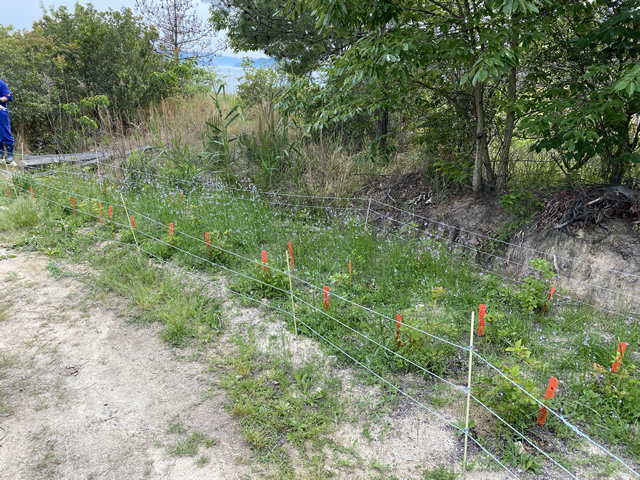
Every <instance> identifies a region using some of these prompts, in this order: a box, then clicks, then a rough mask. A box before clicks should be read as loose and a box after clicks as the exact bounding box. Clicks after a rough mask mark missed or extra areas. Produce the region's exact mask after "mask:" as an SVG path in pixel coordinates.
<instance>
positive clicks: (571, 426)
mask: <svg viewBox="0 0 640 480" xmlns="http://www.w3.org/2000/svg"><path fill="white" fill-rule="evenodd" d="M37 183H39V182H37ZM39 184H40V183H39ZM40 185H42V186H44V187H51V186H49V185H44V184H40ZM18 188H20V190H21V191H24V192H25V193H26V189H23V188H22V187H18ZM51 188H53V189H55V190H58V191H61V192H62V193H70V192H68V191H64V190H61V189H57V188H55V187H51ZM71 193H74V192H71ZM38 196H40V197H42V198H44V199H45V200H47V201H51V202H52V203H54V204H57V205H60V206H61V207H63V208H68V206H67V205H63V204H61V203H59V202H57V201H55V200H52V199H48V198H47V197H43V196H42V195H38ZM78 196H79V197H82V198H88V199H92V198H91V197H86V196H84V195H82V194H78ZM92 200H94V201H98V200H97V199H92ZM109 203H111V202H109ZM115 205H116V206H121V205H119V204H115ZM76 210H78V211H80V212H81V213H83V214H85V215H88V216H90V217H93V218H98V216H96V215H94V214H91V213H88V212H85V211H84V210H81V209H78V208H77V209H76ZM131 211H132V212H134V213H136V214H138V215H139V216H142V217H144V218H147V219H149V220H151V221H152V222H155V223H158V224H160V223H159V222H157V221H155V220H154V219H152V218H151V217H148V216H146V215H144V214H142V213H140V212H135V211H133V210H131ZM113 223H114V224H116V225H118V226H121V227H124V228H128V226H127V225H124V224H121V223H119V222H117V221H114V222H113ZM160 225H162V226H163V227H164V224H160ZM138 231H139V232H140V233H142V234H143V235H145V236H147V237H149V238H151V239H153V240H154V241H158V242H160V243H163V244H165V245H167V246H170V247H172V248H176V249H177V250H180V251H182V252H184V253H187V254H189V255H191V256H193V257H195V258H198V259H200V260H203V261H205V262H208V263H210V264H213V265H216V266H219V267H222V268H224V269H226V270H228V271H230V272H233V273H235V274H237V275H241V276H244V277H246V278H249V279H251V280H253V281H256V282H259V283H262V284H264V285H268V286H270V287H271V288H275V289H277V290H280V291H282V292H284V293H289V291H286V290H283V289H280V288H278V287H275V286H273V285H270V284H267V283H265V282H262V281H260V280H259V279H255V278H253V277H250V276H247V275H244V274H242V273H241V272H237V271H235V270H232V269H229V268H226V267H224V266H222V265H219V264H217V263H215V262H211V261H210V260H208V259H204V258H203V257H199V256H198V255H195V254H193V253H191V252H188V251H186V250H183V249H180V248H178V247H176V246H174V245H171V244H169V243H166V242H164V241H162V240H161V239H158V238H156V237H153V236H151V235H149V234H146V232H143V231H141V230H138ZM183 234H184V233H183ZM191 238H195V237H191ZM195 240H199V239H195ZM152 256H154V257H155V255H153V254H152ZM238 256H239V255H238ZM239 257H240V258H244V259H246V260H249V261H251V262H253V263H256V264H258V265H263V264H262V263H260V262H257V261H254V260H251V259H248V258H246V257H242V256H239ZM168 263H170V262H168ZM269 268H273V269H274V270H276V271H279V270H278V269H277V268H275V267H269ZM280 273H284V272H283V271H280ZM296 279H297V280H298V281H301V282H302V283H304V284H306V285H309V286H311V287H314V288H316V289H320V288H319V287H316V286H315V285H313V284H310V283H309V282H306V281H304V280H302V279H299V278H296ZM334 296H336V297H337V298H342V299H343V300H346V301H348V299H344V298H343V297H340V296H339V295H335V294H334ZM296 298H298V300H299V301H301V302H303V303H305V304H307V305H309V306H310V307H311V308H312V309H315V310H318V311H320V312H321V313H323V314H324V315H326V316H329V317H330V318H332V319H333V320H334V321H337V322H338V323H339V324H341V325H342V326H344V327H346V328H349V329H350V330H352V331H354V333H358V334H359V335H361V336H363V337H364V338H366V339H367V340H369V341H372V342H373V343H375V344H377V345H378V346H381V347H383V348H384V349H386V350H388V351H391V350H390V349H388V348H386V347H384V346H383V345H381V344H379V343H377V342H375V341H373V340H371V339H370V338H369V337H368V336H366V335H364V334H362V333H361V332H359V331H357V330H354V329H352V328H351V327H349V326H347V325H345V324H344V323H342V322H340V321H339V320H337V319H335V318H334V317H332V316H330V315H328V314H327V313H325V312H323V311H322V310H320V309H318V308H317V307H315V306H313V305H311V304H309V303H308V302H306V301H304V300H303V299H302V298H300V297H297V296H296ZM258 303H261V304H262V302H258ZM350 303H352V304H354V305H356V306H358V307H360V308H364V309H365V310H368V311H370V312H371V313H377V312H375V311H373V310H371V309H368V308H367V307H364V306H362V305H359V304H357V303H355V302H350ZM268 306H269V305H268ZM278 310H280V311H282V312H284V313H287V314H289V315H290V313H289V312H286V311H284V310H281V309H278ZM379 315H380V316H382V317H385V316H384V315H382V314H379ZM386 318H389V319H390V317H386ZM391 320H392V319H391ZM406 326H407V327H409V325H406ZM417 330H418V329H417ZM418 331H420V332H421V333H424V334H426V335H430V334H428V333H427V332H423V331H421V330H418ZM430 336H432V337H433V338H434V339H438V340H439V341H444V342H446V343H449V344H451V345H452V346H455V347H457V348H460V349H463V350H468V347H462V346H459V345H456V344H453V343H451V342H448V341H446V340H444V339H440V338H439V337H436V336H433V335H430ZM391 352H392V353H394V355H397V356H400V357H402V358H403V359H404V360H406V361H408V362H409V363H411V364H413V365H414V366H416V367H418V368H419V369H421V370H423V371H425V372H426V373H429V374H430V375H434V376H435V377H437V378H438V379H440V380H442V381H444V382H446V383H449V384H450V385H452V386H454V388H456V389H458V390H459V389H460V387H458V386H456V385H455V384H453V383H451V382H448V381H446V380H444V379H443V378H441V377H439V376H437V375H435V374H433V373H432V372H429V371H428V370H426V369H424V368H423V367H421V366H419V365H417V364H415V363H414V362H412V361H411V360H409V359H407V358H406V357H404V356H402V355H400V354H397V352H393V351H391ZM474 353H475V352H474ZM475 355H476V356H477V357H478V358H480V359H481V360H482V361H483V362H484V363H485V364H487V365H488V366H490V367H491V368H492V369H494V370H495V371H496V372H497V373H499V374H500V375H502V376H503V377H504V378H506V379H507V380H509V381H510V382H511V383H512V384H513V385H514V386H516V387H517V388H519V389H520V390H522V391H523V392H524V393H525V394H527V395H528V396H529V397H531V398H533V399H534V400H535V401H536V402H537V403H538V404H539V405H540V406H545V405H544V403H542V402H540V401H539V400H538V399H536V398H535V397H533V396H532V395H530V394H529V393H528V392H526V390H524V389H522V387H520V386H519V385H518V384H517V383H515V382H513V381H512V380H511V379H509V378H508V377H506V376H505V375H504V374H503V373H502V372H501V371H500V370H499V369H497V367H495V366H493V365H492V364H491V363H489V362H488V361H487V360H486V359H484V358H483V357H482V356H480V355H479V354H475ZM358 363H360V362H358ZM474 400H476V401H477V402H478V403H480V404H481V405H483V406H484V407H485V408H488V407H486V406H485V405H484V404H482V402H480V401H479V400H478V399H477V398H475V397H474ZM546 408H547V409H548V410H549V411H550V412H551V413H552V414H553V415H555V416H557V417H558V418H559V419H560V420H561V421H562V422H563V423H564V424H565V425H567V426H568V427H569V428H570V429H572V430H573V431H574V432H576V433H577V434H578V435H579V436H582V437H583V438H585V439H587V440H589V441H590V442H591V443H592V444H593V445H595V446H597V447H599V448H600V449H601V450H602V451H603V452H605V453H606V454H607V455H609V456H611V457H612V458H614V459H616V460H617V461H618V462H620V463H621V464H622V465H624V466H625V467H626V468H627V469H629V470H630V471H631V472H632V473H634V474H636V475H638V473H637V472H635V471H634V470H633V469H632V468H631V467H629V466H628V465H627V464H626V463H624V462H623V461H622V460H621V459H620V458H618V457H617V456H615V455H614V454H612V453H611V452H609V451H608V450H606V449H605V448H604V447H602V446H601V445H599V444H598V443H597V442H595V441H593V440H592V439H590V437H588V436H587V435H585V434H584V433H582V432H581V431H580V430H579V429H577V427H575V426H574V425H572V424H570V423H569V422H568V421H567V420H566V419H564V417H562V416H561V415H559V414H558V413H557V412H555V411H553V410H552V409H549V408H548V407H546ZM491 413H492V414H493V415H494V416H496V417H497V418H498V419H500V420H501V421H503V422H504V423H505V424H506V425H508V426H509V427H510V428H511V429H513V427H511V426H510V425H509V424H508V423H506V422H505V421H504V420H502V419H501V418H500V417H499V416H498V415H497V414H495V412H492V411H491ZM513 430H514V431H515V432H516V433H518V434H519V435H520V436H522V437H523V438H525V439H526V437H524V435H522V434H521V433H520V432H518V431H517V430H515V429H513ZM527 441H528V440H527ZM528 442H529V441H528ZM529 443H531V442H529ZM532 446H533V444H532ZM538 450H539V449H538ZM539 451H540V453H542V454H544V455H545V456H547V455H546V454H545V452H543V451H541V450H539ZM549 458H550V457H549ZM551 460H552V461H553V462H554V463H556V462H555V461H554V460H553V459H551ZM558 466H559V467H560V468H562V469H564V467H562V466H561V465H559V464H558ZM565 470H566V469H565ZM567 473H569V474H570V475H572V474H571V473H570V472H568V471H567Z"/></svg>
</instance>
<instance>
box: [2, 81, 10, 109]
mask: <svg viewBox="0 0 640 480" xmlns="http://www.w3.org/2000/svg"><path fill="white" fill-rule="evenodd" d="M2 97H7V98H8V99H9V100H8V101H9V102H10V101H11V100H13V95H11V90H9V87H7V84H6V83H4V82H3V81H2V80H0V98H2ZM0 105H2V106H3V107H6V106H7V102H0Z"/></svg>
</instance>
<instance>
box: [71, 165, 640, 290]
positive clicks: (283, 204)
mask: <svg viewBox="0 0 640 480" xmlns="http://www.w3.org/2000/svg"><path fill="white" fill-rule="evenodd" d="M120 168H121V169H123V170H126V171H130V172H135V173H138V174H143V175H150V176H154V177H158V178H166V179H171V178H172V177H169V176H166V175H159V174H153V173H149V172H143V171H140V170H133V169H127V168H123V167H120ZM65 173H70V174H72V175H74V174H76V173H75V172H68V171H66V172H65ZM99 176H100V175H98V177H99ZM108 177H110V178H114V179H117V177H111V176H108ZM118 180H120V181H121V179H118ZM173 180H175V178H174V179H173ZM180 181H181V182H183V183H187V184H190V185H195V186H199V187H203V186H205V187H206V186H210V187H215V188H216V191H219V190H220V189H219V188H218V187H219V184H217V183H215V182H214V183H210V182H206V181H201V182H196V181H189V180H180ZM136 183H140V182H136ZM224 189H226V190H232V191H239V192H244V193H251V194H258V195H270V196H283V197H293V198H307V199H322V200H325V199H326V200H344V201H352V202H353V201H360V202H363V203H366V202H369V201H371V202H373V203H377V204H379V205H381V206H383V207H386V208H388V209H393V210H396V211H398V212H401V213H402V214H405V215H409V216H412V217H416V218H419V219H421V220H424V221H426V222H425V223H426V224H428V223H433V224H436V225H440V226H441V227H443V228H446V229H451V230H457V231H460V232H464V233H466V234H469V235H473V236H475V237H478V238H483V239H485V240H489V241H492V242H497V243H500V244H502V245H505V246H510V247H513V248H516V249H523V250H528V251H531V252H534V253H537V254H540V255H544V256H545V257H548V258H552V259H553V258H554V257H555V258H556V259H560V260H565V261H568V262H572V263H577V264H581V265H584V266H587V267H590V268H596V269H599V270H602V271H605V272H611V273H616V274H620V275H623V276H624V277H631V278H639V279H640V274H634V273H631V272H625V271H621V270H617V269H611V268H608V267H604V266H602V265H598V264H594V263H589V262H585V261H582V260H578V259H574V258H567V257H563V256H561V255H555V254H551V253H547V252H543V251H541V250H537V249H534V248H531V247H525V246H523V245H518V244H515V243H512V242H507V241H505V240H500V239H497V238H494V237H491V236H488V235H485V234H482V233H479V232H474V231H471V230H467V229H464V228H462V227H459V226H455V225H450V224H447V223H444V222H441V221H437V220H434V219H432V218H428V217H424V216H422V215H419V214H416V213H413V212H410V211H409V210H406V209H402V208H399V207H396V206H394V205H390V204H387V203H384V202H381V201H379V200H375V199H373V198H371V197H367V198H365V197H352V198H347V197H329V196H312V195H301V194H286V193H279V192H266V191H261V190H251V189H241V188H237V187H232V186H229V185H226V184H225V185H224ZM267 203H271V204H277V205H282V206H288V207H307V208H325V209H328V208H334V209H344V210H348V209H354V210H360V211H363V210H366V209H365V207H335V206H334V207H329V206H321V205H308V204H302V205H301V204H292V203H282V202H267ZM378 215H381V214H378ZM385 218H387V219H389V220H392V221H396V222H398V223H402V224H403V225H407V224H406V223H403V222H400V221H398V220H396V219H394V218H393V217H390V216H385ZM416 230H419V231H423V232H425V233H427V234H429V232H428V231H426V230H422V229H417V228H416ZM447 241H450V240H449V239H447ZM450 242H451V243H455V244H457V245H460V246H463V245H462V244H460V243H457V242H453V241H450ZM463 247H465V248H471V249H472V250H473V251H475V252H478V253H479V254H481V255H490V254H489V253H488V252H483V251H481V250H477V249H475V248H473V247H468V246H463ZM496 258H501V259H503V260H505V261H507V262H512V263H516V262H514V261H512V260H509V259H506V258H503V257H496ZM516 264H517V263H516ZM518 265H522V264H518ZM522 266H524V267H525V268H528V269H533V270H539V269H536V268H535V267H531V266H529V265H522ZM558 273H559V272H558ZM565 278H571V277H565ZM572 280H573V281H578V280H575V279H572ZM582 283H586V282H582ZM587 284H588V283H587ZM588 285H590V284H588ZM611 291H613V292H619V291H618V290H611ZM619 293H620V294H622V295H626V294H625V293H624V292H619ZM635 298H640V297H635Z"/></svg>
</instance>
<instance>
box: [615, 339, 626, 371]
mask: <svg viewBox="0 0 640 480" xmlns="http://www.w3.org/2000/svg"><path fill="white" fill-rule="evenodd" d="M626 349H627V343H626V342H620V345H618V350H617V351H616V359H615V361H614V362H613V365H612V366H611V373H618V370H620V367H621V366H622V357H623V356H624V351H625V350H626Z"/></svg>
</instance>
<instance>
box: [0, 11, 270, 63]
mask: <svg viewBox="0 0 640 480" xmlns="http://www.w3.org/2000/svg"><path fill="white" fill-rule="evenodd" d="M1 1H2V3H3V4H4V6H3V7H2V15H1V16H0V25H3V26H5V27H6V26H9V25H13V26H14V27H15V28H17V29H24V28H26V29H27V30H30V29H31V26H32V24H33V22H34V21H35V20H38V19H39V18H41V17H42V8H40V4H41V3H42V4H44V5H45V6H46V7H47V10H50V8H49V7H51V6H53V7H54V8H58V7H60V6H62V5H65V6H66V7H67V8H68V9H69V10H73V6H74V5H75V3H76V0H43V1H42V2H40V0H13V1H10V0H1ZM77 3H80V4H81V5H86V4H88V3H91V4H93V6H94V7H95V8H96V9H97V10H100V11H104V10H108V9H109V8H111V9H112V10H120V9H121V8H122V7H128V8H130V9H131V10H133V11H135V3H136V2H135V0H92V1H91V2H89V1H86V0H79V1H78V2H77ZM194 3H198V0H194ZM197 13H198V16H199V17H200V18H201V19H203V20H204V19H206V18H207V16H208V4H204V3H198V7H197ZM220 54H221V55H232V56H234V57H255V58H258V57H264V56H265V55H264V54H262V53H261V52H240V53H233V52H232V51H230V50H225V51H221V52H220Z"/></svg>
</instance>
